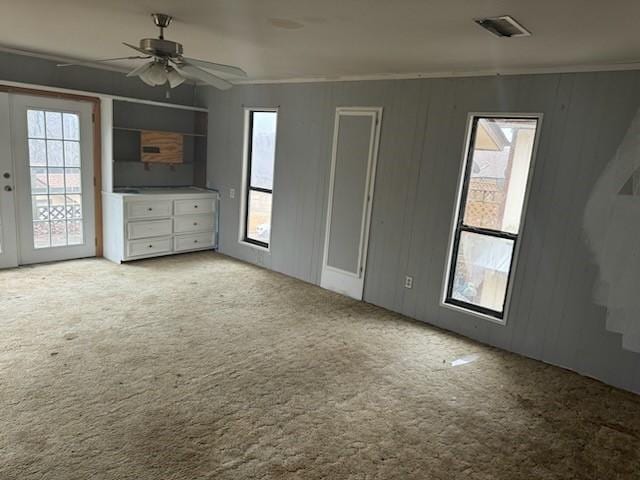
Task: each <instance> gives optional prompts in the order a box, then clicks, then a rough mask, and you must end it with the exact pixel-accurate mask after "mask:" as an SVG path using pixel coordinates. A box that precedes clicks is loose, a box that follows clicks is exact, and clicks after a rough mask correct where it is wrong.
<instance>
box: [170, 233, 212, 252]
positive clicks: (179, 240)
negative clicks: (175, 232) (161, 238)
mask: <svg viewBox="0 0 640 480" xmlns="http://www.w3.org/2000/svg"><path fill="white" fill-rule="evenodd" d="M213 236H214V233H213V232H205V233H194V234H191V235H179V236H176V237H174V246H173V249H174V250H175V251H176V252H184V251H186V250H193V249H196V248H207V247H213Z"/></svg>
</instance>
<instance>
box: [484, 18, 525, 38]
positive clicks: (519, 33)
mask: <svg viewBox="0 0 640 480" xmlns="http://www.w3.org/2000/svg"><path fill="white" fill-rule="evenodd" d="M475 22H476V23H477V24H478V25H480V26H481V27H483V28H486V29H487V30H489V31H490V32H491V33H493V34H494V35H496V36H498V37H508V38H511V37H528V36H530V35H531V32H530V31H529V30H527V29H526V28H524V27H523V26H522V25H520V24H519V23H518V22H517V21H516V20H515V18H513V17H510V16H509V15H502V16H501V17H490V18H478V19H476V20H475Z"/></svg>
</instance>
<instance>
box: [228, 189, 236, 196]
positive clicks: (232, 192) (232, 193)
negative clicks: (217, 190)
mask: <svg viewBox="0 0 640 480" xmlns="http://www.w3.org/2000/svg"><path fill="white" fill-rule="evenodd" d="M229 198H236V189H235V188H230V189H229Z"/></svg>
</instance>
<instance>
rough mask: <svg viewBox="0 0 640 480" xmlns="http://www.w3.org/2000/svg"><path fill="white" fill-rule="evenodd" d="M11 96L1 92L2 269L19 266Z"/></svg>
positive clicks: (0, 254)
mask: <svg viewBox="0 0 640 480" xmlns="http://www.w3.org/2000/svg"><path fill="white" fill-rule="evenodd" d="M14 184H15V179H14V175H13V161H12V157H11V114H10V109H9V94H8V93H4V92H0V268H7V267H16V266H17V265H18V245H17V235H18V232H17V229H16V207H15V194H14Z"/></svg>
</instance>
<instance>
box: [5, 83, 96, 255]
mask: <svg viewBox="0 0 640 480" xmlns="http://www.w3.org/2000/svg"><path fill="white" fill-rule="evenodd" d="M0 92H6V93H9V94H17V95H31V96H39V97H47V98H57V99H62V100H73V101H78V102H89V103H91V106H92V108H91V111H92V121H93V195H94V219H95V245H96V257H101V256H102V252H103V238H102V237H103V235H102V231H103V227H102V127H101V122H100V120H101V111H100V106H101V103H100V98H99V97H94V96H89V95H79V94H74V93H66V92H55V91H51V90H39V89H35V88H26V87H16V86H12V85H6V84H2V83H0ZM14 173H15V165H14ZM14 177H15V175H14ZM14 191H15V189H14ZM14 204H16V205H17V202H15V201H14ZM16 218H17V216H16Z"/></svg>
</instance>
